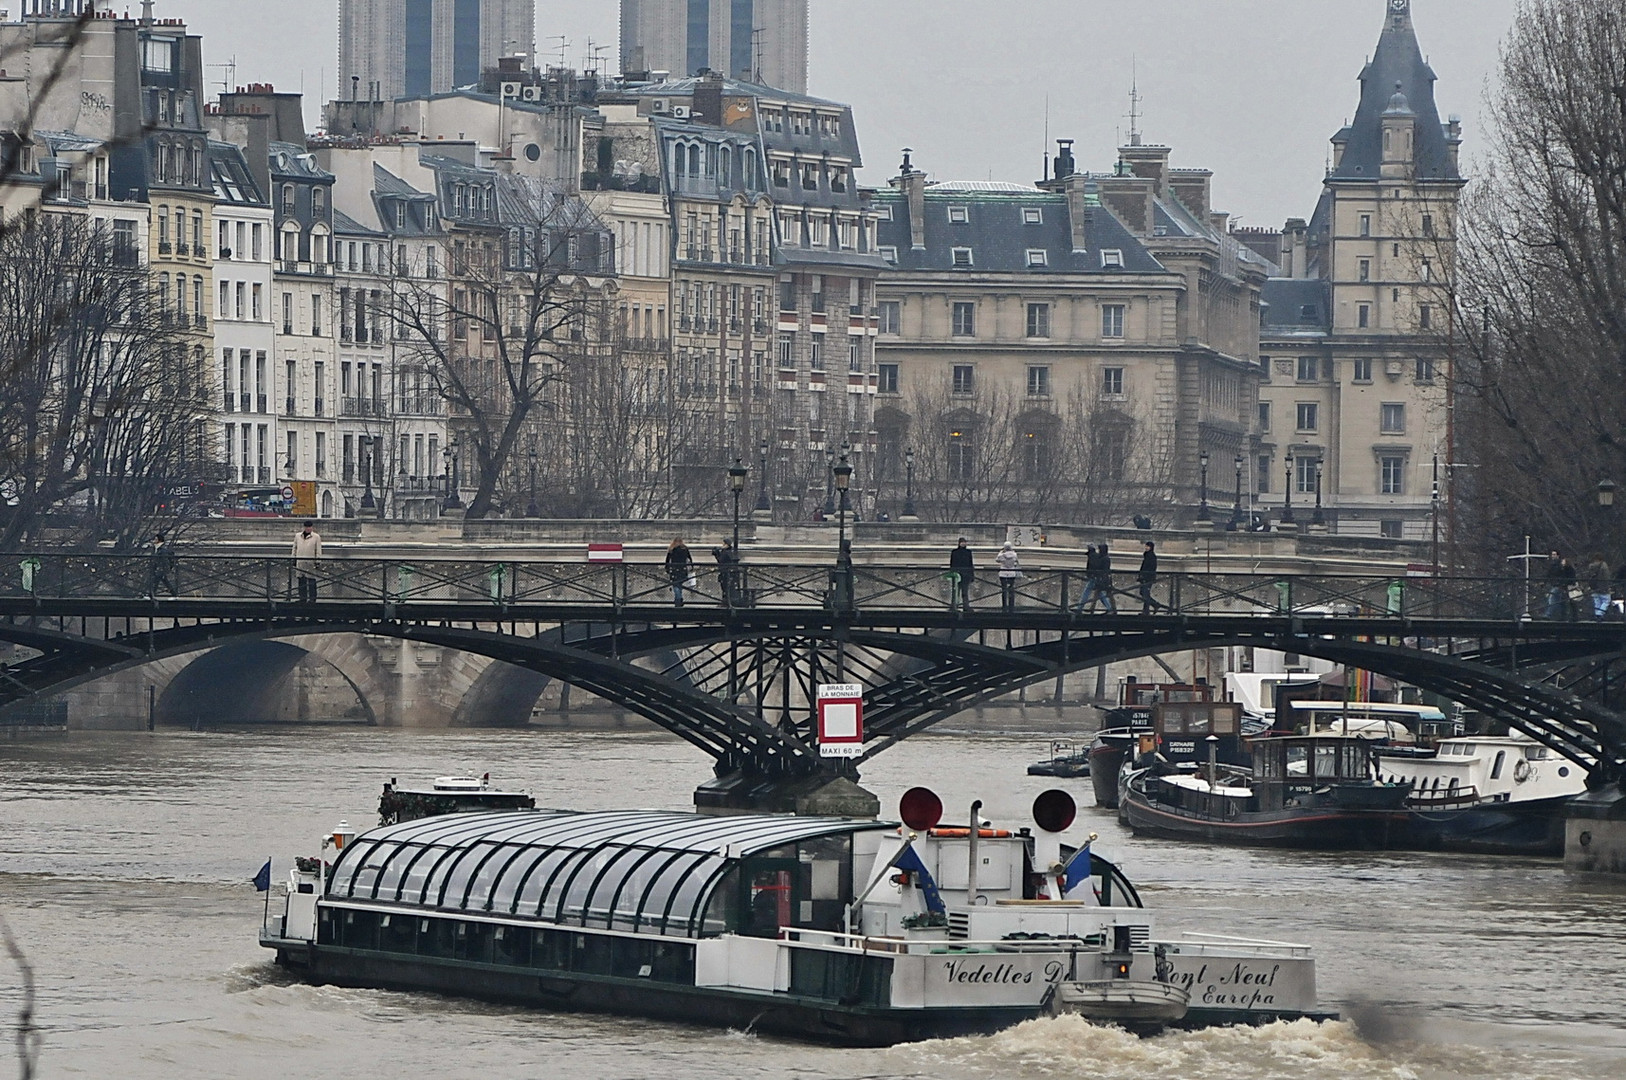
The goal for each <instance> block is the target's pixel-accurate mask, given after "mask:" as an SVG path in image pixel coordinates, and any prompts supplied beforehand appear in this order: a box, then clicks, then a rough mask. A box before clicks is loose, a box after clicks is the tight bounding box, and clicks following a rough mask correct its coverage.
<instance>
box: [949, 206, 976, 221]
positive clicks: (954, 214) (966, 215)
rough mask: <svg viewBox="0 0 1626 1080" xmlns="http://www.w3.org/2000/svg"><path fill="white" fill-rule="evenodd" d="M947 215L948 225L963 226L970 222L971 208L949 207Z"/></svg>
mask: <svg viewBox="0 0 1626 1080" xmlns="http://www.w3.org/2000/svg"><path fill="white" fill-rule="evenodd" d="M948 214H949V224H950V225H965V224H968V223H969V222H970V221H971V208H970V207H969V206H951V207H949V211H948Z"/></svg>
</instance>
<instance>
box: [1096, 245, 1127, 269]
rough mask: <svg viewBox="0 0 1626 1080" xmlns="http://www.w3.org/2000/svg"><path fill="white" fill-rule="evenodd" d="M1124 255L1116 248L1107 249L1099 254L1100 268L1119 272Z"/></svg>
mask: <svg viewBox="0 0 1626 1080" xmlns="http://www.w3.org/2000/svg"><path fill="white" fill-rule="evenodd" d="M1123 264H1124V253H1123V252H1122V251H1121V250H1119V249H1118V248H1107V249H1105V250H1104V251H1102V252H1101V266H1102V268H1103V269H1108V270H1119V269H1122V268H1123Z"/></svg>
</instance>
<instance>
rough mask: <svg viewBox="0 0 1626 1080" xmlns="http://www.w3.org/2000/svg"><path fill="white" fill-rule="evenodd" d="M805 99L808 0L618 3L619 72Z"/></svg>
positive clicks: (629, 0)
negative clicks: (702, 78) (711, 74)
mask: <svg viewBox="0 0 1626 1080" xmlns="http://www.w3.org/2000/svg"><path fill="white" fill-rule="evenodd" d="M701 68H710V69H711V70H713V71H716V72H719V73H721V74H724V75H729V76H732V77H734V78H736V79H744V80H747V81H749V82H754V83H761V84H763V85H766V86H773V87H777V88H779V89H781V90H790V91H793V92H795V93H798V94H805V93H807V0H621V70H622V71H628V72H630V71H670V72H671V73H672V74H673V75H675V76H678V77H683V76H687V75H693V74H694V73H695V72H697V71H699V70H700V69H701Z"/></svg>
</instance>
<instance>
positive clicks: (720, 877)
mask: <svg viewBox="0 0 1626 1080" xmlns="http://www.w3.org/2000/svg"><path fill="white" fill-rule="evenodd" d="M902 810H903V813H902V815H901V816H902V817H903V819H904V823H903V824H902V825H899V824H896V823H885V822H876V821H861V820H852V819H844V818H823V817H790V816H731V817H713V816H703V815H697V814H690V813H675V812H668V811H659V810H628V811H607V812H575V811H563V810H531V811H512V812H492V813H463V814H453V815H448V816H444V817H430V818H422V819H419V820H415V821H409V822H404V823H400V824H395V825H389V826H384V827H381V828H378V829H374V830H372V831H371V832H367V833H365V834H362V835H359V836H358V835H355V834H353V833H350V832H348V831H341V832H340V833H337V834H335V835H333V836H330V837H327V838H325V840H324V844H325V845H327V846H330V847H332V848H333V849H335V851H334V853H333V854H332V855H331V862H330V863H326V862H324V860H323V858H322V857H307V858H303V859H300V860H298V861H297V862H296V864H295V867H294V869H293V870H292V871H291V872H290V874H289V877H288V880H287V886H286V897H285V899H284V902H283V903H281V904H279V905H276V906H275V908H273V909H272V910H271V913H270V916H269V917H268V919H267V923H266V925H265V926H264V927H263V929H262V932H261V935H260V942H261V944H262V945H264V946H265V947H266V948H268V949H271V950H273V951H274V952H275V954H276V959H277V963H279V964H281V965H283V966H285V967H286V968H288V969H289V970H290V971H292V972H294V973H296V974H298V975H299V976H301V977H303V978H305V979H308V980H310V981H312V982H316V983H330V984H336V985H344V986H359V987H376V988H390V989H400V990H427V991H435V992H440V993H449V994H459V995H466V996H470V997H476V998H481V999H488V1000H496V1001H503V1002H515V1003H521V1004H526V1005H534V1006H538V1007H543V1008H551V1009H561V1010H584V1011H597V1012H607V1013H617V1014H627V1015H638V1016H645V1017H653V1018H658V1019H665V1020H675V1021H683V1022H689V1023H696V1024H709V1025H726V1026H729V1027H734V1028H739V1029H743V1030H749V1031H755V1032H765V1033H777V1034H784V1035H790V1036H796V1037H803V1038H809V1039H816V1040H820V1041H829V1042H834V1043H838V1044H845V1045H858V1046H882V1045H890V1044H894V1043H898V1042H903V1041H909V1040H915V1039H925V1038H932V1037H940V1036H950V1035H957V1034H967V1033H977V1032H990V1031H994V1030H997V1029H1000V1028H1004V1027H1007V1026H1009V1025H1011V1024H1015V1023H1018V1022H1020V1021H1023V1020H1027V1019H1030V1018H1034V1017H1038V1016H1042V1015H1045V1014H1047V1013H1051V1012H1057V1011H1077V1012H1080V1013H1082V1014H1083V1015H1085V1016H1086V1017H1090V1018H1093V1019H1099V1020H1102V1021H1104V1022H1113V1021H1116V1022H1122V1023H1125V1024H1127V1025H1129V1026H1131V1027H1134V1028H1137V1029H1140V1030H1146V1029H1148V1028H1156V1027H1161V1026H1162V1025H1164V1024H1170V1023H1173V1024H1180V1025H1183V1026H1203V1025H1212V1024H1230V1023H1239V1022H1253V1023H1257V1022H1266V1021H1271V1020H1276V1019H1291V1018H1305V1017H1309V1018H1315V1019H1324V1018H1329V1017H1330V1015H1331V1014H1328V1013H1324V1012H1321V1011H1320V1010H1319V1009H1318V1007H1317V1004H1316V993H1315V960H1314V958H1313V957H1312V955H1311V953H1310V950H1309V949H1308V948H1307V947H1305V946H1302V945H1294V944H1289V943H1284V942H1276V941H1248V940H1243V939H1237V938H1225V937H1218V936H1200V935H1187V936H1183V937H1177V938H1168V939H1164V938H1159V937H1158V936H1157V935H1156V932H1155V927H1154V923H1153V919H1152V914H1151V912H1149V911H1147V910H1146V908H1145V907H1144V906H1143V905H1142V903H1141V898H1140V896H1139V895H1138V893H1137V892H1136V890H1135V887H1134V886H1133V884H1131V883H1130V882H1129V881H1128V879H1126V878H1125V877H1124V875H1123V874H1122V873H1120V872H1119V870H1118V869H1117V867H1116V866H1114V865H1113V863H1111V862H1110V861H1109V860H1107V859H1106V858H1104V857H1102V856H1101V855H1099V854H1097V853H1095V852H1093V851H1091V850H1090V846H1089V844H1088V842H1085V843H1082V844H1080V845H1079V846H1078V847H1076V848H1069V847H1066V846H1064V845H1063V844H1062V841H1061V834H1062V832H1063V831H1064V830H1066V829H1067V828H1068V827H1070V826H1071V824H1072V820H1073V804H1072V800H1071V798H1070V797H1069V796H1067V795H1066V793H1064V792H1059V791H1056V792H1046V793H1045V794H1044V795H1041V796H1040V798H1039V799H1038V800H1036V802H1035V804H1034V811H1035V812H1034V825H1035V827H1024V828H1020V829H1016V830H1010V829H1005V828H997V827H993V826H991V825H989V824H987V823H985V822H983V821H982V819H981V816H980V813H979V812H980V810H981V804H980V803H973V804H971V812H970V815H969V817H968V822H969V823H968V824H967V825H965V826H960V827H952V826H951V827H945V826H943V825H941V824H940V821H941V817H942V804H941V802H940V801H938V800H937V799H936V797H935V796H933V795H931V793H930V792H926V791H924V789H914V790H912V791H911V792H910V793H909V794H908V795H906V796H905V799H904V805H903V807H902ZM1092 839H1093V837H1092ZM324 850H326V848H324Z"/></svg>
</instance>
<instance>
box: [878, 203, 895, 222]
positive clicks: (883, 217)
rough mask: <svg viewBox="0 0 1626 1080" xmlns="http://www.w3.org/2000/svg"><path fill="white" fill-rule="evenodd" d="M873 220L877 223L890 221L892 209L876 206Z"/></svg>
mask: <svg viewBox="0 0 1626 1080" xmlns="http://www.w3.org/2000/svg"><path fill="white" fill-rule="evenodd" d="M875 219H876V220H877V221H891V220H892V207H891V206H877V207H876V208H875Z"/></svg>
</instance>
